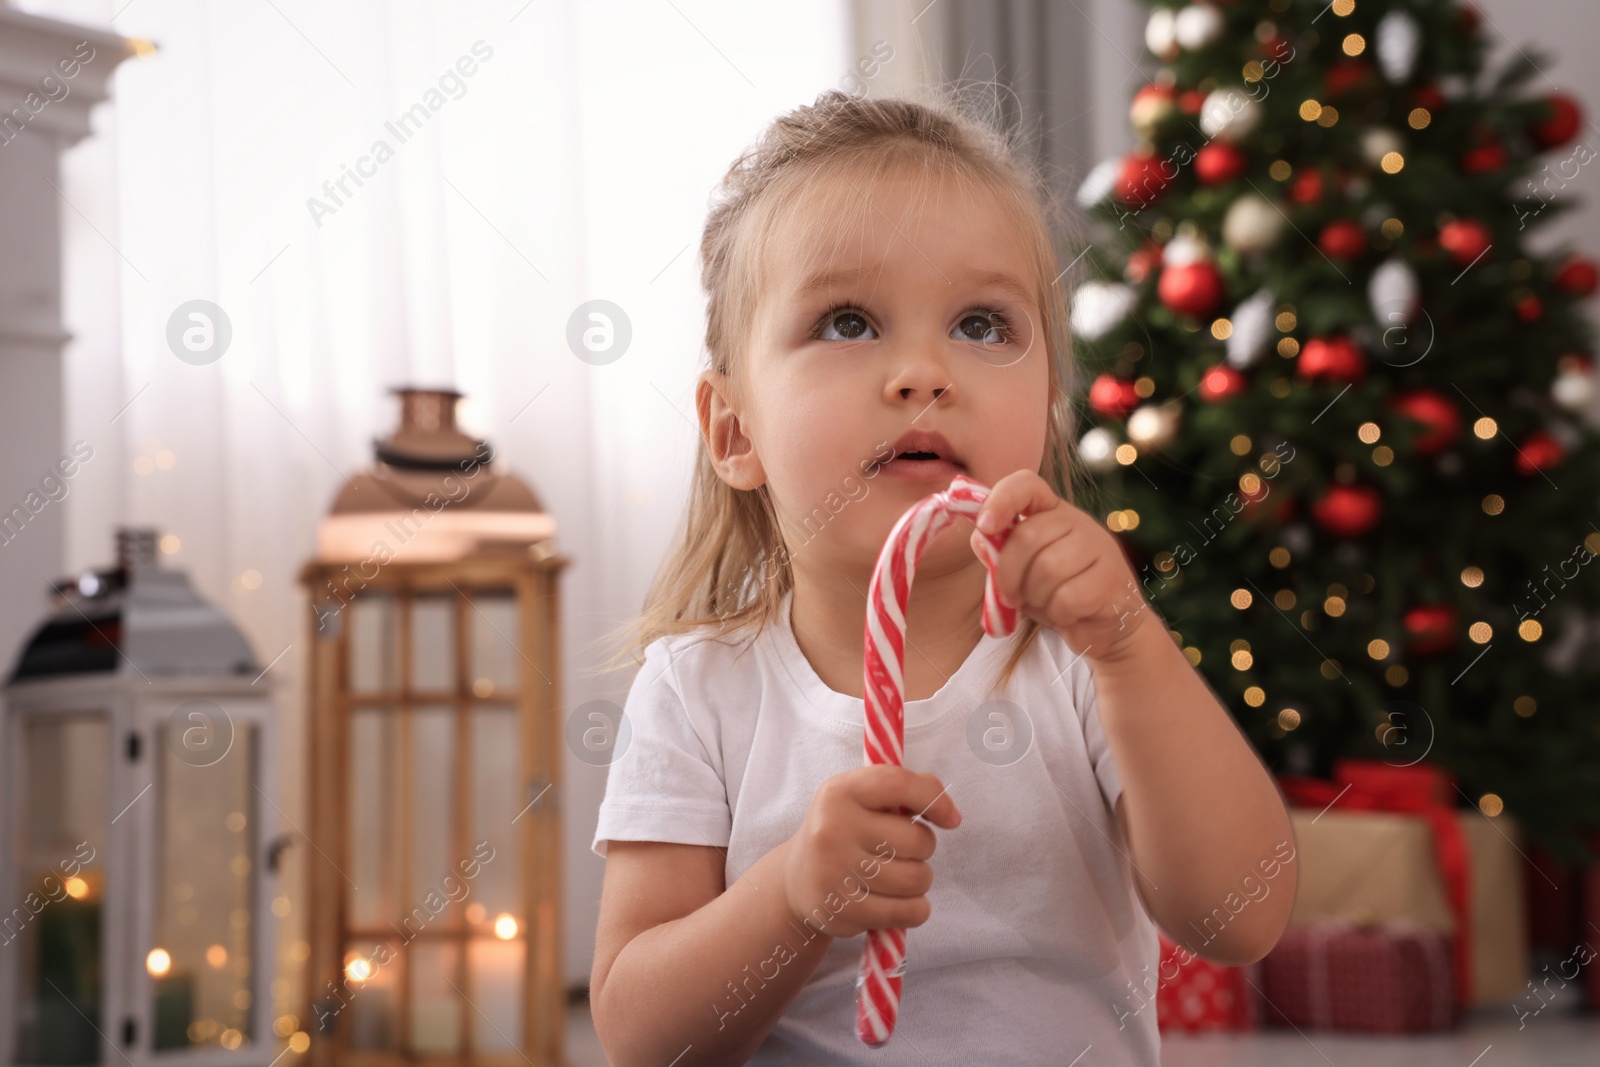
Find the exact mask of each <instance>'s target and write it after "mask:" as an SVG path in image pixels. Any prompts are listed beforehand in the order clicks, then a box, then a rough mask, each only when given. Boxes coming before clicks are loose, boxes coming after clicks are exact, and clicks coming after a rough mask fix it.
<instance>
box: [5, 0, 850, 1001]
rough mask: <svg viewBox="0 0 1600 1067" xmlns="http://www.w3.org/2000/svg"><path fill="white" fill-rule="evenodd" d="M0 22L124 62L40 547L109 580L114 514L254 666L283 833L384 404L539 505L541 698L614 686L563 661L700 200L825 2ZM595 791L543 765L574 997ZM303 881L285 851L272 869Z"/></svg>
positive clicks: (579, 659)
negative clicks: (328, 593)
mask: <svg viewBox="0 0 1600 1067" xmlns="http://www.w3.org/2000/svg"><path fill="white" fill-rule="evenodd" d="M19 6H23V7H26V8H27V9H29V10H32V11H34V12H37V13H40V14H46V15H51V16H53V17H57V18H62V19H67V20H72V21H78V22H84V23H90V24H94V25H99V26H105V25H108V24H109V25H111V26H112V27H114V28H115V29H116V30H117V31H118V32H120V33H122V34H124V35H126V36H130V37H138V38H145V39H148V40H150V41H153V42H154V43H155V45H156V49H157V50H156V51H155V52H154V53H153V54H150V55H148V56H145V57H142V58H137V59H132V60H129V61H127V62H126V63H124V64H123V66H122V67H121V69H120V71H119V72H118V74H117V76H116V79H115V92H114V97H113V103H112V105H110V106H109V107H104V108H102V109H101V111H100V112H99V113H98V115H97V121H96V134H95V135H94V136H92V137H90V138H88V139H86V140H85V141H84V142H82V143H81V144H80V145H79V146H78V147H76V148H75V149H73V150H72V152H71V153H70V154H69V155H68V157H67V160H66V162H65V165H64V173H63V182H62V184H61V187H60V194H61V196H62V197H63V198H64V199H65V200H66V201H67V203H68V204H69V205H70V207H69V208H65V209H64V210H63V214H64V215H65V216H66V218H67V230H66V235H65V241H66V261H67V268H66V269H67V277H66V279H65V292H66V319H67V322H68V326H69V328H70V329H71V330H72V331H73V333H74V334H75V338H76V339H75V341H74V342H73V343H72V345H71V346H70V347H69V349H68V353H67V360H66V367H65V374H66V392H67V397H68V402H67V403H68V408H67V412H66V425H67V435H66V436H67V439H68V440H69V441H72V440H76V439H79V438H82V439H84V440H85V441H86V442H88V443H89V444H90V445H91V446H92V447H93V448H94V459H93V460H92V461H91V462H89V463H88V464H86V465H85V467H84V468H83V471H82V474H81V476H80V477H79V479H78V480H77V484H75V486H74V491H73V493H72V495H71V496H70V497H69V498H68V500H67V501H66V505H67V509H68V544H67V552H66V555H67V560H68V562H69V564H70V565H71V566H72V567H74V568H83V567H88V566H92V565H95V564H104V563H106V562H108V561H109V559H110V554H111V548H112V541H111V539H112V529H113V528H114V527H115V526H116V525H118V524H126V523H139V524H151V525H155V526H158V527H159V528H160V529H161V531H162V532H163V533H165V534H171V535H173V536H174V537H175V538H176V539H177V540H176V551H175V552H173V553H172V554H171V555H169V556H167V557H166V562H167V564H168V565H169V566H176V567H181V568H183V569H184V570H186V571H187V572H188V573H189V574H190V576H191V578H192V579H193V580H194V581H195V583H196V584H197V585H198V587H199V588H200V589H201V591H202V592H203V594H204V595H205V596H207V597H208V598H210V599H211V600H213V601H214V602H215V603H217V604H219V605H220V606H222V607H223V608H224V610H226V611H227V612H228V613H229V614H231V615H232V616H233V617H234V618H235V619H236V620H238V622H239V623H240V624H241V626H242V627H243V628H244V630H245V631H246V633H247V634H248V635H249V637H250V639H251V641H252V643H253V645H254V647H255V650H256V654H257V656H258V658H259V659H260V660H261V662H262V663H263V664H265V663H267V662H269V661H275V665H274V666H273V667H272V669H271V672H270V674H269V675H268V678H270V679H271V680H272V681H273V682H275V683H276V685H275V693H276V699H277V701H278V706H279V708H280V719H281V723H282V729H281V731H280V734H279V737H280V747H281V755H282V760H281V763H282V766H283V767H284V768H285V774H284V779H283V781H282V783H281V787H282V790H283V795H282V800H281V803H282V806H283V809H284V812H285V814H286V815H287V817H288V818H289V819H291V820H293V821H295V822H299V821H300V820H301V819H302V818H303V804H304V796H303V781H302V779H301V778H300V776H299V773H298V771H299V768H300V767H302V766H303V763H304V758H303V757H304V751H303V746H304V737H303V723H304V711H303V692H302V691H303V687H304V684H305V677H304V670H303V664H304V662H305V661H304V653H305V652H306V649H305V634H306V627H305V621H304V610H305V609H304V607H303V597H302V594H301V591H300V589H299V587H298V584H297V577H296V576H297V572H298V569H299V567H300V566H301V564H302V563H303V562H304V561H305V560H306V559H308V558H309V557H310V555H311V553H312V551H313V545H314V531H315V528H316V524H317V521H318V519H319V518H320V517H321V516H322V514H323V513H324V512H325V510H326V508H327V506H328V504H329V503H330V501H331V500H332V498H333V496H334V494H335V492H336V491H337V490H338V488H339V487H340V485H341V484H342V482H343V479H344V478H345V477H346V476H348V475H351V474H354V473H355V472H357V471H358V470H360V469H361V468H363V467H364V466H365V465H367V464H368V463H369V462H370V458H371V441H372V439H373V438H374V437H375V436H379V435H382V434H384V433H386V432H387V431H388V429H389V428H390V427H391V426H392V424H393V422H394V420H395V417H396V402H395V401H394V400H392V399H391V398H390V397H389V396H388V394H387V390H388V389H389V387H391V386H395V385H401V384H420V385H434V384H438V385H449V386H454V387H455V388H457V389H459V390H461V391H462V392H464V393H465V394H467V396H468V398H469V399H468V401H467V402H466V404H465V405H464V408H463V411H462V418H463V422H464V424H465V425H466V427H467V429H469V430H470V431H473V432H477V433H480V434H483V435H485V436H487V437H488V438H489V439H490V440H491V441H492V442H493V443H494V444H495V446H496V447H497V450H498V452H499V454H500V456H501V457H502V458H504V459H505V460H506V461H508V462H509V463H510V465H511V466H512V467H513V468H514V469H516V470H517V471H518V472H520V473H521V474H522V475H523V476H524V477H526V478H527V479H528V480H529V481H530V482H531V483H532V484H533V485H534V487H535V488H536V489H537V490H538V491H539V492H540V493H541V494H542V495H543V497H544V500H545V502H546V505H547V507H548V508H549V509H550V511H551V512H552V513H553V514H554V516H555V517H556V520H557V522H558V523H559V527H560V535H559V544H560V548H561V550H562V551H564V552H565V553H567V554H569V555H570V556H571V557H572V558H573V560H574V565H573V566H572V567H571V568H570V569H569V570H568V571H567V572H566V579H565V585H564V592H565V595H566V598H567V599H566V605H567V610H566V618H565V632H564V634H563V638H564V644H565V649H566V663H565V665H564V667H565V677H566V686H565V689H566V692H565V693H564V698H565V702H566V706H567V707H569V708H570V707H573V706H576V705H577V704H578V703H581V702H582V701H584V700H588V699H592V698H595V697H602V696H603V697H608V698H610V699H614V700H618V701H620V700H621V699H622V697H623V695H624V694H625V693H626V686H627V683H628V681H629V680H630V678H631V675H629V674H623V675H621V676H618V675H612V676H609V677H601V676H595V675H594V674H592V673H591V672H592V670H593V667H594V664H595V662H596V660H597V658H598V657H597V652H596V650H595V649H594V647H593V642H594V640H595V638H596V637H597V636H598V635H600V634H601V633H602V632H603V631H605V630H606V629H609V628H610V627H611V626H612V625H614V624H615V623H616V622H618V621H620V619H621V618H622V617H623V616H625V615H626V614H627V613H629V612H632V611H634V610H636V609H637V608H638V607H639V605H640V602H641V601H642V598H643V594H644V591H645V587H646V585H647V583H648V581H649V579H650V577H651V575H652V573H653V572H654V570H655V568H656V566H657V564H658V563H659V561H660V559H661V557H662V554H663V552H664V550H665V548H666V545H667V541H668V538H669V536H670V534H671V532H672V530H673V529H674V528H675V526H676V524H677V523H678V521H679V520H680V517H681V512H682V507H683V502H684V499H685V496H686V493H685V490H686V488H687V484H688V473H689V470H690V460H691V459H692V457H693V455H694V448H695V444H696V434H697V431H696V429H695V427H694V423H693V419H694V401H693V392H692V383H693V378H694V375H695V373H696V371H697V370H698V368H699V366H700V362H701V359H702V345H701V331H702V320H703V309H704V304H703V298H702V296H701V294H700V290H699V285H698V268H697V255H696V252H697V247H698V239H699V232H700V227H701V225H702V224H703V222H704V217H705V211H706V204H707V198H708V195H709V194H710V192H711V190H712V188H713V187H714V185H715V184H716V182H717V180H718V179H719V177H720V176H721V174H722V172H723V170H724V169H725V168H726V167H727V165H728V164H729V163H730V162H731V161H732V160H733V158H734V156H735V155H736V154H737V152H738V150H739V149H740V148H741V147H743V146H744V145H745V144H747V143H748V142H749V141H750V140H751V139H753V138H754V137H755V136H756V134H757V133H758V132H759V130H760V129H761V127H762V126H763V125H764V124H765V123H766V122H767V121H769V120H770V119H771V118H772V117H773V116H774V115H776V114H777V113H779V112H781V111H784V110H787V109H789V108H791V107H794V106H796V105H798V104H801V103H806V102H809V101H810V100H812V99H813V98H814V97H815V96H816V94H817V93H818V92H820V91H821V90H822V89H824V88H827V87H830V86H832V85H835V84H838V83H839V82H840V80H841V78H843V77H844V76H845V75H847V74H848V73H849V72H850V70H851V67H852V65H853V63H854V61H855V57H854V55H853V53H852V49H853V47H854V46H853V44H852V43H851V41H850V30H849V27H850V21H851V19H850V13H849V11H848V10H847V8H846V6H845V4H844V2H843V0H825V2H814V3H804V4H783V5H778V4H745V3H737V2H734V0H614V2H584V3H581V4H580V3H577V2H575V0H574V2H569V3H551V2H549V0H536V2H527V0H498V2H491V0H464V2H460V0H453V2H449V3H445V2H434V3H425V2H421V0H341V2H334V3H329V2H327V0H229V2H226V3H224V2H221V0H217V2H202V0H32V2H28V3H24V4H21V5H19ZM480 42H481V43H480ZM469 71H470V73H468V72H469ZM415 105H421V108H420V109H418V108H416V107H415ZM408 113H409V114H410V115H411V116H412V117H413V119H414V120H415V125H414V126H413V127H411V128H407V129H402V127H401V126H400V120H401V117H402V116H403V115H406V114H408ZM391 123H392V124H394V127H393V128H391V127H390V126H388V125H386V124H391ZM407 134H408V135H407ZM402 135H406V136H404V139H403V140H402ZM379 141H384V142H387V145H388V148H389V150H390V152H391V153H392V155H386V154H385V153H384V152H383V151H382V150H381V149H377V148H376V142H379ZM363 157H368V158H366V159H363ZM347 168H348V171H357V172H359V173H360V174H361V175H363V176H362V179H361V184H360V185H359V186H358V185H357V184H356V182H355V181H354V180H353V179H350V178H348V177H346V175H347V173H348V171H347ZM341 178H343V179H344V189H343V191H342V192H341V191H339V190H337V189H334V188H332V187H333V186H336V185H337V184H338V183H339V182H340V179H341ZM325 183H330V185H329V186H325ZM334 194H337V199H335V196H334ZM311 198H316V199H317V200H318V201H321V203H322V205H323V207H322V208H317V209H316V210H313V206H314V205H308V200H310V199H311ZM597 298H598V299H606V300H610V301H613V302H615V303H616V304H618V305H620V306H621V307H622V308H623V309H624V310H625V312H626V314H627V315H628V317H629V318H630V320H631V323H632V333H633V336H632V342H631V346H630V347H629V348H628V350H627V351H626V353H625V354H624V355H623V356H622V357H621V358H620V359H618V360H617V361H616V362H613V363H610V364H608V365H603V366H596V365H591V364H589V363H586V362H583V361H580V360H579V359H577V358H576V357H575V356H574V355H573V353H572V351H571V350H570V349H569V348H568V345H567V341H566V328H567V321H568V318H569V316H570V315H571V313H572V312H573V310H574V309H575V308H576V307H577V306H578V305H579V304H580V303H582V302H584V301H586V300H590V299H597ZM196 299H204V300H209V301H212V302H214V303H215V304H217V305H218V306H220V307H221V308H222V309H223V311H224V313H225V314H226V315H227V317H228V320H229V322H230V323H231V327H232V340H231V344H230V347H229V348H228V349H227V350H226V352H225V353H224V354H223V355H222V356H221V358H220V359H218V360H216V361H215V362H214V363H210V364H206V365H192V364H190V363H187V362H184V361H181V360H179V359H178V358H177V357H176V356H175V355H174V353H173V351H172V350H171V349H170V348H169V346H168V343H167V325H168V319H169V317H170V316H171V315H172V313H173V312H174V310H175V309H177V308H178V307H179V306H180V305H182V304H184V303H186V302H188V301H191V300H196ZM280 654H281V658H277V657H279V656H280ZM262 684H266V682H265V680H264V681H263V683H262ZM604 774H605V772H604V770H603V769H600V768H593V767H589V766H587V765H586V764H583V763H581V762H579V761H575V760H574V761H569V765H568V768H567V772H566V775H567V788H566V796H565V797H564V798H563V804H562V807H563V810H564V811H565V813H566V831H567V847H566V857H567V864H568V867H567V870H568V875H567V892H566V897H567V926H568V936H567V943H566V947H565V953H566V966H567V972H568V977H569V979H570V980H572V981H582V980H584V979H586V978H587V976H588V967H589V962H590V955H591V952H592V947H593V931H594V921H595V914H596V910H597V898H598V890H599V881H600V874H601V866H600V863H599V861H598V860H597V859H596V858H595V857H593V856H592V855H591V854H590V852H589V847H588V846H589V841H590V836H591V835H592V833H593V829H594V819H595V810H596V807H597V806H598V803H599V797H600V794H601V791H602V789H603V785H604ZM284 829H287V827H285V828H284ZM312 862H317V860H316V857H315V855H314V854H313V853H312V850H311V849H310V848H309V847H307V846H306V845H305V844H304V842H303V841H300V842H299V847H298V848H296V849H294V850H292V852H291V856H290V861H289V866H288V868H287V870H286V873H287V882H286V884H288V885H289V886H291V887H298V886H299V885H301V884H303V883H302V879H303V874H304V871H305V869H306V864H308V863H312ZM297 904H298V902H296V901H293V900H291V912H290V915H289V916H288V918H287V919H286V920H285V921H284V923H283V927H284V930H285V933H284V936H283V945H282V947H283V948H285V949H286V948H287V947H288V946H289V945H290V944H292V942H293V941H294V940H296V939H298V938H299V937H301V936H302V933H301V929H302V928H301V926H300V919H301V917H302V916H301V911H300V909H299V908H298V907H296V906H295V905H297ZM284 955H287V953H284ZM279 990H281V991H283V992H284V994H285V997H287V996H288V990H287V987H285V986H282V985H280V987H279ZM275 999H277V998H276V997H275ZM284 1007H285V1009H287V1008H288V1007H289V1004H288V1002H287V1000H285V1003H284Z"/></svg>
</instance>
